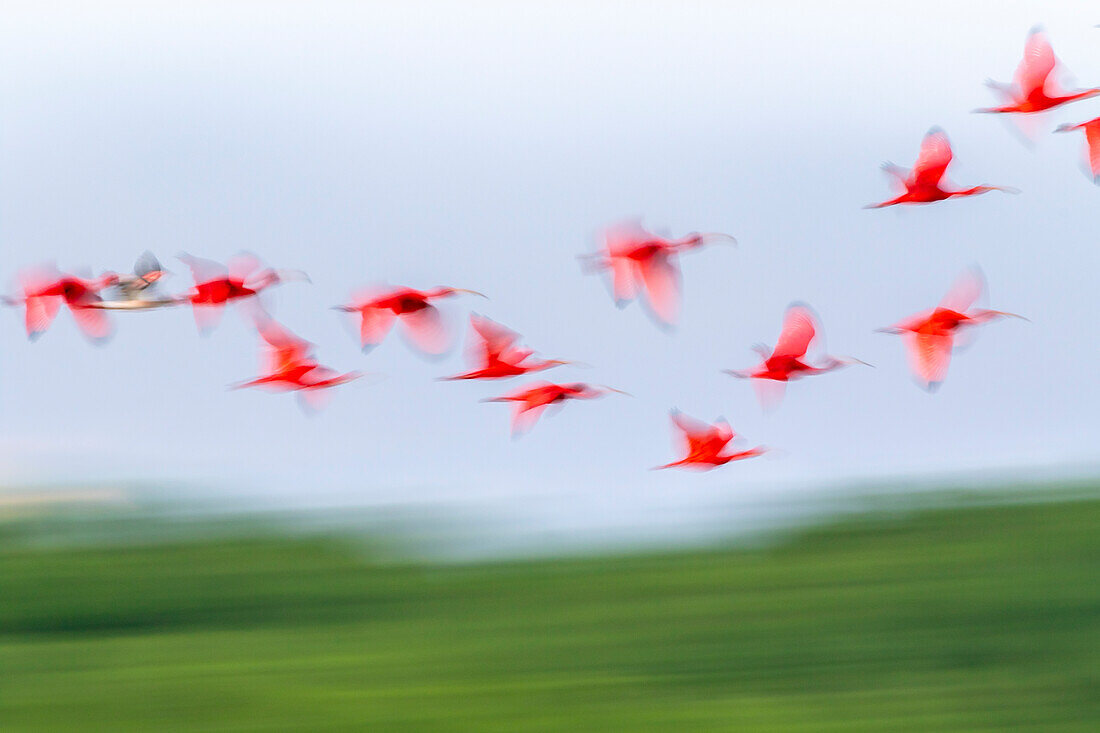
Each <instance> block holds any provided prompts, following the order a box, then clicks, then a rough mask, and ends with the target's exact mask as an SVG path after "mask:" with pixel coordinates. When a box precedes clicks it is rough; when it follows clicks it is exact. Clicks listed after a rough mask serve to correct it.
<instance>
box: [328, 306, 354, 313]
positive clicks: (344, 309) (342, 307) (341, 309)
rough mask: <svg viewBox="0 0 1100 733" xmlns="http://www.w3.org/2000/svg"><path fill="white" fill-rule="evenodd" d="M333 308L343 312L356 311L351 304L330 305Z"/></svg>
mask: <svg viewBox="0 0 1100 733" xmlns="http://www.w3.org/2000/svg"><path fill="white" fill-rule="evenodd" d="M329 308H330V309H331V310H334V311H340V312H341V313H354V312H355V309H354V308H352V307H351V306H350V305H332V306H329Z"/></svg>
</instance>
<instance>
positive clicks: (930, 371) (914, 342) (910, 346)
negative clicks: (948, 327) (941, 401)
mask: <svg viewBox="0 0 1100 733" xmlns="http://www.w3.org/2000/svg"><path fill="white" fill-rule="evenodd" d="M904 338H905V347H906V349H907V351H908V352H909V364H910V367H911V368H912V370H913V375H914V376H915V377H916V378H917V380H918V381H920V382H921V384H922V386H923V387H924V388H925V389H929V390H931V389H935V388H936V387H938V386H939V384H940V383H941V382H943V380H944V378H945V377H947V366H948V365H949V364H950V363H951V347H952V344H953V340H952V337H951V334H949V333H948V334H928V333H907V334H905V336H904Z"/></svg>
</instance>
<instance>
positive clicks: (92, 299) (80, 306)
mask: <svg viewBox="0 0 1100 733" xmlns="http://www.w3.org/2000/svg"><path fill="white" fill-rule="evenodd" d="M81 300H82V301H83V303H80V302H78V303H72V304H70V306H69V310H70V311H72V314H73V320H75V321H76V325H77V326H78V327H79V328H80V330H81V331H83V332H84V335H85V336H87V337H88V338H89V339H91V340H93V341H103V340H104V339H106V338H107V337H108V336H110V335H111V321H110V320H109V319H108V318H107V313H106V311H103V310H100V309H98V308H94V307H89V306H88V305H87V303H96V302H99V300H100V298H99V296H98V295H94V294H91V293H89V294H88V295H86V296H85V297H84V298H82V299H81Z"/></svg>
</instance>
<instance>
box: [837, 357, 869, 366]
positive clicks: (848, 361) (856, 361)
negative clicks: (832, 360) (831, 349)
mask: <svg viewBox="0 0 1100 733" xmlns="http://www.w3.org/2000/svg"><path fill="white" fill-rule="evenodd" d="M839 361H841V362H843V363H845V364H862V365H863V366H869V367H871V368H872V369H874V368H875V365H874V364H868V363H867V362H865V361H863V360H862V359H857V358H855V357H854V356H843V357H841V358H840V360H839Z"/></svg>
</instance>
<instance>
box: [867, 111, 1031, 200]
mask: <svg viewBox="0 0 1100 733" xmlns="http://www.w3.org/2000/svg"><path fill="white" fill-rule="evenodd" d="M952 157H953V154H952V152H951V142H950V141H949V140H948V139H947V134H946V133H945V132H944V131H943V130H941V129H940V128H938V127H933V128H932V129H931V130H929V131H928V132H927V133H926V134H925V136H924V140H922V141H921V145H920V155H918V156H917V162H916V164H915V165H914V166H913V169H912V170H906V169H904V168H901V167H899V166H896V165H894V164H893V163H883V165H882V170H884V171H885V172H886V174H887V175H888V176H889V177H890V178H891V180H892V181H893V182H894V183H895V185H896V187H897V189H898V190H899V191H900V193H899V194H898V195H897V196H895V197H894V198H892V199H889V200H887V201H883V202H881V203H877V204H868V205H867V206H864V207H863V208H865V209H881V208H883V207H886V206H896V205H897V204H930V203H932V202H934V201H944V200H946V199H950V198H959V197H962V196H977V195H978V194H983V193H987V192H989V191H1004V192H1005V193H1018V192H1017V191H1016V189H1014V188H1008V187H1005V186H972V187H971V188H962V189H957V188H955V187H954V186H953V185H951V183H950V181H948V180H947V179H946V178H944V173H945V172H946V171H947V166H948V165H950V164H951V159H952Z"/></svg>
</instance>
